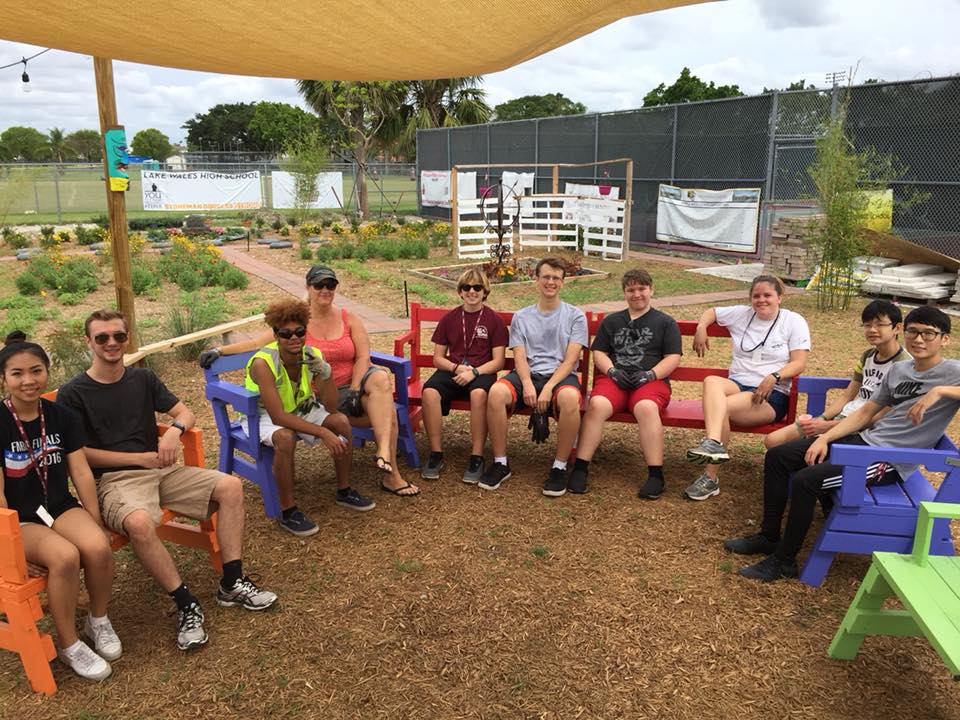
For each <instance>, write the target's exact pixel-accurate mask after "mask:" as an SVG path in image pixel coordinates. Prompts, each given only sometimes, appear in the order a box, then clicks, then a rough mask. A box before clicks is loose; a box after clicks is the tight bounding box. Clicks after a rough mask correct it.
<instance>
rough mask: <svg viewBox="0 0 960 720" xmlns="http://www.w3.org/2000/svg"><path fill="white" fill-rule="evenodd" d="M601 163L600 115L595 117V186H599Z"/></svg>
mask: <svg viewBox="0 0 960 720" xmlns="http://www.w3.org/2000/svg"><path fill="white" fill-rule="evenodd" d="M598 162H600V113H597V114H596V115H594V116H593V184H594V185H596V184H597V180H598V179H599V178H598V175H597V171H598V170H599V166H598V165H597V163H598Z"/></svg>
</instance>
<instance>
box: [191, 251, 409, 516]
mask: <svg viewBox="0 0 960 720" xmlns="http://www.w3.org/2000/svg"><path fill="white" fill-rule="evenodd" d="M306 281H307V301H308V303H309V304H310V322H309V323H307V335H306V343H307V345H310V346H312V347H315V348H317V349H318V350H320V352H322V353H323V357H324V359H325V360H326V361H327V362H328V363H330V368H331V371H332V377H333V381H334V383H336V385H337V388H338V390H339V394H340V402H339V404H338V406H337V410H338V411H339V412H342V413H344V414H346V416H347V417H348V418H349V420H350V424H351V425H353V426H354V427H369V428H372V429H373V434H374V438H375V440H376V445H377V454H376V456H375V457H374V463H375V465H376V467H377V469H378V470H379V471H380V472H381V473H382V476H381V481H380V488H381V489H382V490H384V491H385V492H389V493H392V494H394V495H399V496H400V497H413V496H414V495H419V494H420V488H418V487H417V486H416V485H413V484H412V483H409V482H407V481H406V480H405V479H404V478H403V476H402V475H401V474H400V471H399V468H398V466H397V435H398V433H399V425H398V423H397V413H396V409H395V408H394V404H393V388H392V387H391V384H390V374H389V372H388V371H387V370H386V368H383V367H381V366H379V365H372V364H371V363H370V339H369V337H368V335H367V329H366V328H365V327H364V326H363V321H362V320H360V318H359V317H357V316H356V315H354V314H353V313H351V312H349V311H348V310H347V309H346V308H340V307H337V306H336V305H335V304H334V299H335V297H336V294H337V286H338V285H339V284H340V281H339V280H338V279H337V275H336V273H335V272H334V271H333V269H332V268H329V267H327V266H326V265H314V266H313V267H312V268H310V270H309V271H308V272H307V277H306ZM272 340H273V335H272V334H271V333H267V334H265V335H264V336H263V337H260V338H256V339H255V340H248V341H244V342H239V343H233V344H231V345H225V346H224V347H221V348H219V349H217V350H216V353H219V354H223V355H233V354H237V353H241V352H246V351H248V350H254V349H258V348H261V347H263V346H264V345H266V344H267V343H269V342H271V341H272ZM205 354H206V353H205ZM213 359H215V358H213ZM210 362H212V359H211V360H210ZM200 363H201V365H203V363H204V358H203V356H201V359H200ZM207 366H209V363H208V365H207Z"/></svg>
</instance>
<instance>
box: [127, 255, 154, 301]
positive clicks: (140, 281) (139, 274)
mask: <svg viewBox="0 0 960 720" xmlns="http://www.w3.org/2000/svg"><path fill="white" fill-rule="evenodd" d="M130 282H131V284H132V285H133V294H134V295H143V294H144V293H145V292H147V291H148V290H150V289H151V288H155V287H158V286H159V285H160V277H159V276H158V275H157V274H156V273H155V272H154V271H153V270H151V269H150V268H149V267H148V266H147V265H143V264H141V263H137V264H136V265H134V266H133V269H132V270H131V271H130Z"/></svg>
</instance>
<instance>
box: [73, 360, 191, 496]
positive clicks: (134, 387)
mask: <svg viewBox="0 0 960 720" xmlns="http://www.w3.org/2000/svg"><path fill="white" fill-rule="evenodd" d="M57 402H58V403H63V404H64V405H66V406H67V407H69V408H70V409H71V410H73V411H74V412H76V413H77V414H79V415H80V418H81V419H82V421H83V430H84V434H85V436H86V440H87V447H91V448H96V449H97V450H112V451H114V452H130V453H142V452H156V451H157V442H158V440H157V416H156V413H158V412H163V413H165V412H168V411H169V410H171V409H172V408H173V406H174V405H176V404H177V403H178V402H179V400H178V399H177V396H176V395H174V394H173V393H172V392H170V391H169V390H168V389H167V387H166V386H165V385H164V384H163V383H162V382H160V378H158V377H157V376H156V375H155V374H154V373H153V371H152V370H147V369H146V368H127V369H126V370H125V371H124V373H123V377H122V378H120V379H119V380H118V381H117V382H115V383H100V382H97V381H96V380H94V379H93V378H91V377H90V376H89V375H87V374H86V373H81V374H79V375H77V376H76V377H75V378H73V379H72V380H71V381H70V382H68V383H67V384H66V385H64V386H63V387H62V388H60V391H59V392H58V393H57ZM138 469H142V468H139V467H138V466H136V465H131V466H127V467H111V468H96V467H94V468H93V473H94V475H95V476H96V477H100V476H101V475H102V474H103V473H104V472H107V471H108V470H109V471H111V472H112V471H115V470H138Z"/></svg>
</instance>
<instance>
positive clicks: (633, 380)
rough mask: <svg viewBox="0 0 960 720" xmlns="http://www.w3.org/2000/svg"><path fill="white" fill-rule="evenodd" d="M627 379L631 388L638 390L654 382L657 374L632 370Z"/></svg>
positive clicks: (651, 371) (649, 371) (650, 371)
mask: <svg viewBox="0 0 960 720" xmlns="http://www.w3.org/2000/svg"><path fill="white" fill-rule="evenodd" d="M629 377H630V385H631V387H634V388H638V387H642V386H644V385H646V384H647V383H648V382H653V381H654V380H656V379H657V374H656V373H655V372H654V371H653V370H634V371H633V372H631V373H629Z"/></svg>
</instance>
